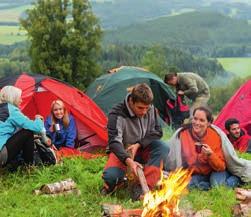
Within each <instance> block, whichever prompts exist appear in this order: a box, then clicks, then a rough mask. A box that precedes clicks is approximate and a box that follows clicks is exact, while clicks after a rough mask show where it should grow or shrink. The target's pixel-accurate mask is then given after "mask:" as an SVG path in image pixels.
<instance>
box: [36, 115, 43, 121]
mask: <svg viewBox="0 0 251 217" xmlns="http://www.w3.org/2000/svg"><path fill="white" fill-rule="evenodd" d="M35 118H38V119H41V120H42V121H44V117H43V116H42V115H39V114H37V115H35Z"/></svg>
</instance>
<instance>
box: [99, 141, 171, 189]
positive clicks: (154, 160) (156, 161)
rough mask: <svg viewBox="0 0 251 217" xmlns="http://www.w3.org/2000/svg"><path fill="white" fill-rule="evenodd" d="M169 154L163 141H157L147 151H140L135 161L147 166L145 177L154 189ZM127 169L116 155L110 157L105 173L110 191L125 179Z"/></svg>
mask: <svg viewBox="0 0 251 217" xmlns="http://www.w3.org/2000/svg"><path fill="white" fill-rule="evenodd" d="M168 153H169V147H168V145H167V144H165V143H164V142H163V141H161V140H155V141H153V142H152V143H151V144H150V145H148V147H147V148H145V149H139V150H138V152H137V154H136V157H135V161H137V162H139V163H142V164H145V166H144V175H145V177H146V181H147V184H148V186H149V188H150V189H152V188H153V187H154V186H155V184H156V183H157V182H158V180H159V179H160V174H161V169H162V168H161V167H162V165H163V164H164V165H165V161H166V158H167V155H168ZM126 170H127V167H126V165H125V164H124V163H122V162H121V161H120V160H119V159H118V158H117V157H116V155H115V154H114V153H111V154H110V155H109V158H108V161H107V163H106V165H105V169H104V172H103V179H104V181H105V186H107V188H109V189H110V190H112V189H114V188H115V186H116V185H117V184H119V183H120V182H121V181H122V180H123V178H124V177H125V174H126Z"/></svg>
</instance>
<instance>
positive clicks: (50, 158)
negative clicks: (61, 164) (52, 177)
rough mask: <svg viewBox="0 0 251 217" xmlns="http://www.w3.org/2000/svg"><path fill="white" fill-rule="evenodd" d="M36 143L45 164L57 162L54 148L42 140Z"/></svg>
mask: <svg viewBox="0 0 251 217" xmlns="http://www.w3.org/2000/svg"><path fill="white" fill-rule="evenodd" d="M35 144H36V149H37V151H38V153H39V156H40V158H41V160H42V162H43V164H46V165H54V164H56V163H57V157H56V153H55V151H54V150H53V149H52V148H50V147H47V146H45V145H44V144H43V143H42V142H41V141H40V140H38V141H36V142H35Z"/></svg>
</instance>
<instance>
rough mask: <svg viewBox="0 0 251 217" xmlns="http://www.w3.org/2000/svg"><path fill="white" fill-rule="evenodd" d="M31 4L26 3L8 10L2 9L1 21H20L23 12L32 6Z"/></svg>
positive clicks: (0, 13)
mask: <svg viewBox="0 0 251 217" xmlns="http://www.w3.org/2000/svg"><path fill="white" fill-rule="evenodd" d="M31 7H32V6H31V5H25V6H20V7H15V8H12V9H8V10H0V21H1V22H19V18H20V16H21V14H22V13H23V12H24V11H25V10H26V9H29V8H31Z"/></svg>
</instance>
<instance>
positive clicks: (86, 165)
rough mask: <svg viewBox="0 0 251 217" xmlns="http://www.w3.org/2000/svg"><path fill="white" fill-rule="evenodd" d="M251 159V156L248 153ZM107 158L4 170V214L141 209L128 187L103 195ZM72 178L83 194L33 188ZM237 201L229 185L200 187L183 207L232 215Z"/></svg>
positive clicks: (61, 215)
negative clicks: (119, 207)
mask: <svg viewBox="0 0 251 217" xmlns="http://www.w3.org/2000/svg"><path fill="white" fill-rule="evenodd" d="M245 156H246V157H248V158H249V159H251V157H250V156H249V155H245ZM106 159H107V158H106V157H103V158H99V159H95V160H84V159H80V158H76V159H65V160H64V162H63V164H60V165H56V166H50V167H41V168H35V169H34V170H32V171H31V172H28V171H22V170H19V171H18V172H16V173H9V172H7V171H6V170H1V173H0V183H1V185H0V201H1V209H0V216H1V217H5V216H11V217H27V216H34V217H74V216H76V217H81V216H83V217H89V216H90V217H92V216H93V217H96V216H101V208H100V207H101V204H102V203H116V204H121V205H123V207H126V208H140V207H142V204H141V202H136V203H133V202H132V201H131V200H130V198H129V194H128V192H127V191H126V190H120V191H118V192H116V193H115V194H114V195H112V196H106V197H102V196H100V194H99V189H100V188H101V187H102V183H103V182H102V179H101V175H102V170H103V167H104V164H105V162H106ZM66 178H72V179H73V180H74V181H75V182H76V183H77V187H78V189H79V190H81V195H79V196H77V195H67V196H57V197H49V196H44V195H33V194H32V191H33V190H34V189H38V188H39V187H40V186H41V185H43V184H47V183H52V182H57V181H60V180H64V179H66ZM235 203H236V200H235V195H234V191H233V190H231V189H227V188H225V187H220V188H215V189H212V190H210V191H208V192H201V191H198V190H194V191H191V192H190V193H189V194H187V195H186V196H185V197H184V198H183V199H182V203H181V207H186V208H187V207H189V208H192V209H194V210H201V209H211V210H212V211H213V213H214V216H215V217H231V216H232V215H231V209H232V207H233V205H234V204H235Z"/></svg>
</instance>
